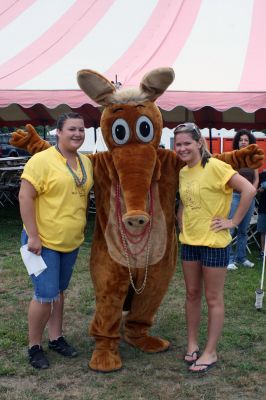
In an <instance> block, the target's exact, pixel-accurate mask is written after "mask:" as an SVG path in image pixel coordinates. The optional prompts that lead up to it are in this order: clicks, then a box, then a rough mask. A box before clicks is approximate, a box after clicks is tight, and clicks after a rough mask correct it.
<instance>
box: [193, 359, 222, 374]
mask: <svg viewBox="0 0 266 400" xmlns="http://www.w3.org/2000/svg"><path fill="white" fill-rule="evenodd" d="M216 363H217V361H214V362H213V363H211V364H197V361H195V362H194V363H193V364H192V365H193V366H194V367H204V368H202V369H198V370H193V369H191V368H189V369H188V370H189V372H192V373H193V374H205V373H206V372H208V371H209V370H210V369H211V368H213V367H215V365H216Z"/></svg>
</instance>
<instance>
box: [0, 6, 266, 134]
mask: <svg viewBox="0 0 266 400" xmlns="http://www.w3.org/2000/svg"><path fill="white" fill-rule="evenodd" d="M265 15H266V1H265V0H223V1H221V0H145V1H144V0H134V1H132V0H46V1H44V0H19V1H18V0H5V1H1V2H0V26H1V30H0V43H1V52H0V59H1V65H0V126H18V125H23V124H25V123H28V122H31V123H32V124H34V125H38V124H42V125H47V124H48V125H51V124H53V123H54V121H55V119H56V118H57V116H58V115H59V114H61V113H62V112H65V111H68V110H70V109H72V110H76V111H78V112H80V113H81V114H82V115H83V116H84V117H85V121H86V126H87V127H89V126H94V127H97V126H98V124H99V118H100V111H99V109H98V107H96V105H95V104H94V103H93V102H92V101H91V100H90V99H89V98H88V97H87V96H86V95H85V94H84V93H83V92H82V91H80V90H79V88H78V85H77V82H76V73H77V71H78V70H80V69H84V68H89V69H94V70H96V71H98V72H100V73H102V74H103V75H105V76H106V77H107V78H108V79H110V80H112V81H114V82H117V84H118V85H119V84H121V85H122V86H123V87H125V86H135V85H138V84H139V81H140V79H141V77H142V76H143V75H144V74H145V73H146V72H147V71H149V70H151V69H153V68H157V67H161V66H172V67H173V68H174V70H175V75H176V78H175V81H174V83H173V84H172V85H171V86H170V87H169V90H168V91H167V92H166V93H165V94H164V95H163V96H161V97H160V98H159V99H158V101H157V104H158V105H159V107H160V109H161V111H162V114H163V118H164V123H165V126H168V127H173V126H174V125H176V124H177V123H180V122H184V121H185V120H190V121H195V122H196V123H197V124H198V125H199V126H200V127H201V128H204V127H209V128H211V127H215V128H218V129H220V128H228V129H231V128H239V127H247V128H252V129H257V130H261V129H265V128H266V73H265V66H266V52H265V37H266V24H265V20H264V19H265Z"/></svg>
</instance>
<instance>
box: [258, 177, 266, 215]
mask: <svg viewBox="0 0 266 400" xmlns="http://www.w3.org/2000/svg"><path fill="white" fill-rule="evenodd" d="M265 181H266V170H264V171H263V172H261V173H260V174H259V187H260V184H261V182H265ZM258 200H259V205H258V213H259V214H266V189H264V190H263V192H260V193H259V194H258Z"/></svg>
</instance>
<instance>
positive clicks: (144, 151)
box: [13, 68, 263, 372]
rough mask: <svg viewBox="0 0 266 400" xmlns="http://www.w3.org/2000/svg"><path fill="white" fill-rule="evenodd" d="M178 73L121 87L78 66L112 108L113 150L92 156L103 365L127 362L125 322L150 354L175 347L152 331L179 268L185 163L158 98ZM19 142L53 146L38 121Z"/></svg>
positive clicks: (108, 125)
mask: <svg viewBox="0 0 266 400" xmlns="http://www.w3.org/2000/svg"><path fill="white" fill-rule="evenodd" d="M173 79H174V72H173V70H172V69H171V68H159V69H156V70H153V71H151V72H149V73H147V74H146V75H145V76H144V77H143V79H142V81H141V83H140V86H139V88H133V89H127V88H125V89H121V90H119V91H118V90H116V88H115V86H114V85H113V84H112V83H110V82H109V81H108V80H107V79H106V78H105V77H103V76H101V75H100V74H98V73H97V72H95V71H91V70H82V71H79V72H78V83H79V85H80V87H81V89H82V90H83V91H84V92H85V93H86V94H87V95H88V96H89V97H90V98H91V99H93V100H94V101H95V102H96V103H98V104H99V105H102V106H104V110H103V113H102V117H101V129H102V134H103V137H104V140H105V143H106V144H107V147H108V149H109V151H105V152H101V153H97V154H95V155H93V156H91V155H90V157H91V160H92V163H93V171H94V191H95V198H96V210H97V213H96V224H95V232H94V236H93V243H92V249H91V260H90V270H91V277H92V281H93V285H94V289H95V296H96V310H95V315H94V318H93V320H92V322H91V324H90V334H91V335H92V336H93V337H94V338H95V342H96V345H95V349H94V351H93V354H92V358H91V360H90V362H89V366H90V368H91V369H93V370H96V371H102V372H109V371H115V370H118V369H120V368H121V366H122V361H121V358H120V355H119V342H120V331H121V327H122V326H123V329H122V331H123V332H122V335H123V339H124V340H125V341H126V342H128V343H130V344H131V345H133V346H135V347H137V348H138V349H140V350H142V351H144V352H148V353H156V352H161V351H164V350H166V349H168V347H169V342H168V341H167V340H165V339H162V338H159V337H153V336H150V335H149V329H150V327H151V326H152V324H153V320H154V316H155V313H156V311H157V310H158V307H159V306H160V304H161V302H162V299H163V297H164V295H165V293H166V291H167V289H168V286H169V282H170V280H171V278H172V276H173V273H174V271H175V267H176V256H177V240H176V230H175V196H176V192H177V189H178V175H179V171H180V169H181V168H182V167H183V163H182V162H181V160H180V159H179V158H178V157H177V156H176V155H175V153H174V152H173V151H170V150H165V149H161V148H159V143H160V138H161V133H162V127H163V122H162V116H161V113H160V111H159V109H158V107H157V106H156V105H155V103H154V102H155V100H156V99H157V98H158V97H159V96H160V95H161V94H162V93H163V92H164V91H165V90H166V89H167V87H168V86H169V85H170V84H171V83H172V81H173ZM13 144H14V145H16V146H17V147H23V148H26V149H27V150H28V151H29V152H30V153H36V152H38V151H41V150H44V149H45V148H47V147H49V144H48V143H47V142H45V141H43V140H42V139H40V137H39V136H38V135H37V133H36V132H35V130H34V128H33V127H32V126H31V125H28V126H27V132H24V131H17V132H15V133H14V134H13ZM216 157H217V158H219V159H221V160H224V161H225V162H227V163H230V164H231V165H232V167H233V168H235V169H239V168H241V167H243V166H248V167H251V168H257V167H258V166H260V165H261V160H262V159H263V152H262V151H261V150H259V149H258V148H257V146H256V145H251V146H249V147H247V148H245V149H242V150H239V151H234V152H231V153H224V154H221V155H216ZM129 293H130V296H129ZM126 300H127V301H126ZM128 300H129V301H128ZM125 301H126V303H127V305H129V307H128V308H129V310H128V313H127V315H126V316H125V317H124V320H123V324H122V311H123V305H124V304H125Z"/></svg>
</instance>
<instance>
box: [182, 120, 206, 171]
mask: <svg viewBox="0 0 266 400" xmlns="http://www.w3.org/2000/svg"><path fill="white" fill-rule="evenodd" d="M179 133H190V135H191V137H192V139H193V140H195V142H198V143H199V141H201V143H202V145H201V146H200V149H199V152H200V156H201V165H202V167H203V168H204V167H205V165H206V163H207V162H208V161H209V158H211V156H212V155H211V153H210V152H209V149H208V145H207V142H206V139H205V137H204V136H202V134H201V131H200V129H199V127H198V126H197V125H196V124H194V123H193V122H186V123H184V124H180V125H177V127H176V128H175V130H174V136H175V137H176V136H177V135H178V134H179Z"/></svg>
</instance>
